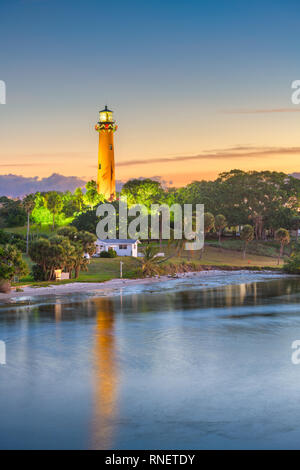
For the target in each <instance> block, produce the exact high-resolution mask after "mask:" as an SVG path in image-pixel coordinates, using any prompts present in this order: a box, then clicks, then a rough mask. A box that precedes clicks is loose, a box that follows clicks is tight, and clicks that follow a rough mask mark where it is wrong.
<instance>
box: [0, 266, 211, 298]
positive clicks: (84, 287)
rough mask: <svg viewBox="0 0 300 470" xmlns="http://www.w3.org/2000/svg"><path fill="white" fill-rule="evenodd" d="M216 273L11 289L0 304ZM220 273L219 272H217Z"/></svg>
mask: <svg viewBox="0 0 300 470" xmlns="http://www.w3.org/2000/svg"><path fill="white" fill-rule="evenodd" d="M216 272H218V271H212V270H211V271H200V272H199V271H198V272H188V273H180V274H177V275H176V276H157V277H151V278H144V279H111V280H109V281H105V282H70V283H68V284H57V285H55V284H53V285H51V286H47V287H30V286H24V287H22V292H16V288H15V287H12V290H11V292H10V293H8V294H1V293H0V302H1V300H3V301H5V300H9V299H13V298H17V297H24V296H26V297H27V296H28V297H32V296H49V295H53V296H55V295H63V294H65V295H68V294H73V293H81V292H82V293H84V294H86V293H92V292H95V291H97V292H99V291H101V292H102V293H103V294H105V293H106V294H108V293H109V292H110V291H111V290H112V289H115V288H120V287H126V286H132V285H139V284H152V283H157V282H164V281H170V280H172V279H180V278H182V279H184V278H187V277H193V276H204V275H207V274H208V273H209V274H214V273H216ZM219 272H220V271H219Z"/></svg>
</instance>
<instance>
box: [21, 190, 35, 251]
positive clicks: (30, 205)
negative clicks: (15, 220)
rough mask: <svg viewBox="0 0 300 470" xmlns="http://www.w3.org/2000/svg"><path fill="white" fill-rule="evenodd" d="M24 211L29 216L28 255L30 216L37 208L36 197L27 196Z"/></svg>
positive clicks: (28, 229)
mask: <svg viewBox="0 0 300 470" xmlns="http://www.w3.org/2000/svg"><path fill="white" fill-rule="evenodd" d="M22 204H23V207H24V210H25V212H26V214H27V233H26V254H28V247H29V231H30V215H31V213H32V211H33V209H34V207H35V195H34V194H27V196H25V197H24V199H23V201H22Z"/></svg>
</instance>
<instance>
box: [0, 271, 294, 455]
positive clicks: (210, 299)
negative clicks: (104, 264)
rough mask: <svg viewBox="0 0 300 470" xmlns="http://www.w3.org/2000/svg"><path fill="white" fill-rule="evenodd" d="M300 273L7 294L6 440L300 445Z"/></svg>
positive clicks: (1, 334) (23, 444)
mask: <svg viewBox="0 0 300 470" xmlns="http://www.w3.org/2000/svg"><path fill="white" fill-rule="evenodd" d="M296 339H299V340H300V279H299V280H298V279H297V278H294V277H286V278H283V277H280V276H279V275H267V274H256V273H219V274H217V275H216V274H207V275H203V276H202V277H196V276H195V277H193V278H189V279H185V280H170V281H167V282H162V283H156V284H152V285H139V286H137V287H136V288H135V287H134V286H130V287H126V288H125V287H124V288H123V289H121V290H120V289H114V290H113V291H112V292H111V293H110V295H109V296H103V294H101V292H98V293H97V292H95V293H93V294H89V295H82V294H80V295H79V294H77V295H75V294H72V295H71V296H60V297H52V298H51V297H48V298H41V297H32V298H31V299H29V298H26V297H23V298H17V299H14V300H12V301H11V302H9V303H1V304H0V340H2V341H5V343H6V365H0V448H2V449H3V448H6V449H9V448H22V449H24V448H25V449H30V448H34V449H37V448H67V449H71V448H75V449H82V448H85V449H88V448H99V449H110V448H113V449H126V448H129V449H143V448H148V449H159V448H160V449H166V448H167V449H176V448H177V449H178V448H181V449H184V448H206V449H211V448H300V365H298V366H297V365H293V364H292V361H291V355H292V352H293V350H292V349H291V344H292V342H293V341H294V340H296Z"/></svg>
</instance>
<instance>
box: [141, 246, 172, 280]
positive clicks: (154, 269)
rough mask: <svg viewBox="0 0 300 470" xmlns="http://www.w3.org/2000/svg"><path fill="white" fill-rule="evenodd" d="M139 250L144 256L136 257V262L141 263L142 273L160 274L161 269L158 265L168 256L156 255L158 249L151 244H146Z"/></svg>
mask: <svg viewBox="0 0 300 470" xmlns="http://www.w3.org/2000/svg"><path fill="white" fill-rule="evenodd" d="M141 251H142V253H143V255H144V256H143V257H142V258H138V262H139V263H140V265H141V269H142V273H143V275H144V276H155V275H156V274H160V272H161V269H160V267H159V265H160V264H161V263H164V262H165V261H166V260H167V259H168V258H160V257H158V256H157V254H158V250H157V249H156V248H154V247H153V246H151V245H147V246H146V247H145V248H144V249H142V250H141Z"/></svg>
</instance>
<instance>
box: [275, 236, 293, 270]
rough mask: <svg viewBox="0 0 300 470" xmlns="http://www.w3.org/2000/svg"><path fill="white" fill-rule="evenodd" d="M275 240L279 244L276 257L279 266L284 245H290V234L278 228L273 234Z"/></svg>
mask: <svg viewBox="0 0 300 470" xmlns="http://www.w3.org/2000/svg"><path fill="white" fill-rule="evenodd" d="M275 240H278V241H279V242H280V250H279V256H278V264H279V262H280V258H282V253H283V247H284V245H287V244H288V243H290V234H289V232H288V230H286V229H285V228H279V229H278V230H277V231H276V233H275Z"/></svg>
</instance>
